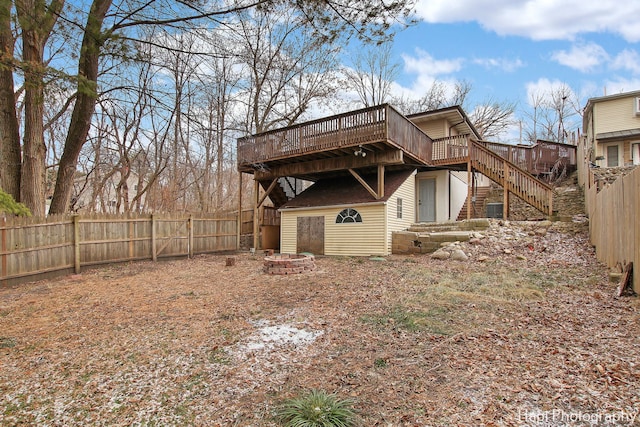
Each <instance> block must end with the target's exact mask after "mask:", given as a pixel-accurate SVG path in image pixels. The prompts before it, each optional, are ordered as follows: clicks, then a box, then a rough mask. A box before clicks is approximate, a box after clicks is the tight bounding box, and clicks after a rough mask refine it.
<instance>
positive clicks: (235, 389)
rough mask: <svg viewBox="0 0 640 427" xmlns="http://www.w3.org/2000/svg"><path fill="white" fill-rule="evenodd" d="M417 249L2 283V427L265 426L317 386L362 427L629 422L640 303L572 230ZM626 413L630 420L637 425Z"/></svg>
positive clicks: (205, 259) (635, 400)
mask: <svg viewBox="0 0 640 427" xmlns="http://www.w3.org/2000/svg"><path fill="white" fill-rule="evenodd" d="M461 247H462V248H463V250H464V251H465V252H466V253H467V254H468V256H469V260H467V261H452V260H444V261H442V260H435V259H432V258H431V257H429V256H427V255H421V256H390V257H387V258H386V259H384V260H380V259H368V258H330V257H319V258H317V259H316V269H315V270H314V271H312V272H307V273H304V274H298V275H290V276H275V275H267V274H265V273H264V272H263V271H262V262H263V259H262V254H259V255H251V254H248V253H242V254H236V255H235V256H236V258H237V259H236V263H235V265H233V266H226V258H227V255H206V256H198V257H196V258H195V259H191V260H178V261H167V262H158V263H152V262H139V263H131V264H125V265H115V266H107V267H103V268H98V269H93V270H88V271H86V272H83V273H82V274H80V275H75V276H68V277H64V278H60V279H56V280H51V281H41V282H34V283H30V284H25V285H21V286H17V287H13V288H2V289H0V425H3V426H13V425H50V426H87V425H103V426H129V425H144V426H152V425H153V426H155V425H159V426H178V425H179V426H183V425H194V426H276V425H277V423H276V421H275V420H274V417H273V412H274V409H275V408H277V407H278V405H281V404H282V402H283V401H285V400H286V399H288V398H291V397H295V396H299V395H301V394H302V393H304V392H306V391H308V390H311V389H320V390H324V391H327V392H331V393H336V394H337V395H338V397H340V398H343V399H351V400H352V401H353V406H354V408H355V409H356V411H357V412H358V414H359V417H360V420H361V425H362V426H385V427H387V426H592V425H598V426H604V425H612V426H613V425H615V426H631V425H640V416H638V414H639V412H640V395H639V393H638V390H640V338H639V337H640V316H639V308H640V303H639V301H638V298H636V297H622V298H616V297H615V293H616V284H614V283H609V280H608V276H607V271H606V269H605V268H604V267H603V266H602V265H599V264H598V263H597V262H596V261H595V256H594V250H593V248H592V247H590V246H589V244H588V243H587V238H586V234H585V226H584V225H583V224H569V225H568V226H567V225H566V224H565V225H562V224H559V223H558V224H555V223H554V224H553V225H546V226H541V225H540V224H535V223H533V224H531V223H518V224H513V223H512V224H505V223H501V222H495V221H494V222H492V227H491V229H490V230H488V231H487V232H486V233H483V234H482V235H479V236H477V238H475V239H474V240H473V241H472V242H471V243H464V244H462V245H461ZM636 416H637V418H636Z"/></svg>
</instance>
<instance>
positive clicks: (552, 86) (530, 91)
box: [525, 78, 575, 106]
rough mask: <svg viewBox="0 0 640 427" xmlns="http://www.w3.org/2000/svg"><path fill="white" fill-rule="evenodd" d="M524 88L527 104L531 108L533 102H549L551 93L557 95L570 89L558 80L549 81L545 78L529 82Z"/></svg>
mask: <svg viewBox="0 0 640 427" xmlns="http://www.w3.org/2000/svg"><path fill="white" fill-rule="evenodd" d="M525 86H526V88H527V102H528V103H529V105H530V106H533V103H534V102H535V101H534V100H537V101H542V100H550V99H551V95H552V94H553V93H558V92H560V91H561V90H563V89H570V88H569V87H568V85H567V83H565V82H562V81H560V80H558V79H554V80H549V79H546V78H540V79H538V80H537V81H535V82H529V83H527V84H526V85H525ZM574 97H575V96H574ZM572 98H573V97H572Z"/></svg>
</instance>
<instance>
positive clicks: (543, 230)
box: [535, 227, 547, 236]
mask: <svg viewBox="0 0 640 427" xmlns="http://www.w3.org/2000/svg"><path fill="white" fill-rule="evenodd" d="M535 233H536V236H546V235H547V229H546V228H542V227H540V228H536V230H535Z"/></svg>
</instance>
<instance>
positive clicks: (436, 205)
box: [237, 105, 553, 255]
mask: <svg viewBox="0 0 640 427" xmlns="http://www.w3.org/2000/svg"><path fill="white" fill-rule="evenodd" d="M237 153H238V170H239V171H240V172H241V178H242V175H243V174H245V173H246V174H252V175H253V179H254V181H255V184H256V185H255V191H256V193H255V205H254V209H255V214H254V218H258V220H259V218H260V215H259V212H260V209H261V206H262V205H263V203H264V201H265V200H266V198H267V197H268V198H269V199H270V200H271V201H272V203H273V205H274V207H275V208H278V209H279V212H280V214H281V221H280V227H281V228H280V248H279V249H281V252H284V253H300V252H305V251H308V252H312V253H315V254H327V255H388V254H390V253H391V233H392V232H393V231H399V230H404V229H406V228H408V227H409V225H411V224H412V223H414V222H434V221H438V222H439V221H447V220H455V219H457V218H458V214H459V213H460V211H461V209H462V208H463V205H467V206H470V205H471V204H473V203H474V201H475V196H476V192H477V190H478V188H480V187H483V186H488V185H489V181H490V180H491V181H494V182H496V183H498V184H499V185H501V186H502V187H503V188H504V189H505V191H504V210H503V214H504V215H505V217H506V215H508V211H509V197H510V195H512V194H515V195H517V196H519V197H520V198H522V199H523V200H525V201H526V202H527V203H529V204H531V205H532V206H534V207H536V208H537V209H539V210H540V211H542V212H544V213H545V214H547V215H551V214H552V212H553V206H552V205H553V202H552V200H553V193H552V189H551V187H549V186H548V185H546V184H545V183H543V182H541V181H539V180H538V179H536V178H535V177H533V176H532V175H530V174H528V173H527V172H526V171H524V170H522V169H521V168H520V167H518V166H517V165H516V164H515V163H512V162H510V161H509V160H507V159H505V158H503V157H500V156H499V155H498V154H496V153H495V152H494V151H492V149H491V148H490V147H488V146H487V143H485V142H483V141H482V140H481V135H480V134H479V133H478V132H477V130H476V129H475V128H474V127H473V125H472V124H471V123H470V121H469V119H468V118H467V116H466V115H465V113H464V112H463V110H462V109H461V108H460V107H458V106H456V107H450V108H444V109H440V110H435V111H430V112H425V113H420V114H413V115H411V116H408V117H405V116H403V115H402V114H400V113H399V112H398V111H396V110H395V109H394V108H393V107H391V106H389V105H381V106H376V107H370V108H366V109H362V110H357V111H352V112H348V113H344V114H340V115H336V116H331V117H326V118H322V119H318V120H314V121H311V122H307V123H301V124H299V125H294V126H290V127H287V128H283V129H276V130H273V131H269V132H265V133H262V134H257V135H251V136H247V137H244V138H240V139H238V145H237ZM283 177H288V178H289V179H291V178H295V179H300V180H304V181H309V182H313V183H314V184H313V185H311V187H309V188H308V189H306V190H305V191H303V192H301V193H297V194H293V195H292V194H286V193H285V191H284V189H283V187H282V178H283ZM240 209H242V206H240ZM466 212H468V213H467V217H471V210H470V209H467V210H466ZM481 216H484V215H481ZM259 225H261V224H257V223H256V224H254V246H255V247H258V246H259V241H258V234H259ZM273 249H278V248H273Z"/></svg>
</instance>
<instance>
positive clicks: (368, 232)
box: [280, 170, 416, 256]
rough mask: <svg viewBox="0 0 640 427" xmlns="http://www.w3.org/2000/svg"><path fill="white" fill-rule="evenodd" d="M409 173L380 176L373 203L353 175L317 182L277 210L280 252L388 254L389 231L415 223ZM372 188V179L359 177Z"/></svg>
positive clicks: (413, 172)
mask: <svg viewBox="0 0 640 427" xmlns="http://www.w3.org/2000/svg"><path fill="white" fill-rule="evenodd" d="M415 173H416V171H415V170H403V171H394V172H385V178H384V183H385V184H384V186H385V188H384V196H383V197H382V198H380V199H376V198H375V197H374V196H373V195H371V193H370V192H368V191H367V190H366V189H365V188H364V187H363V186H362V184H360V183H359V182H358V181H357V180H356V179H355V178H354V177H353V176H342V177H337V178H335V177H334V178H329V179H322V180H319V181H317V182H316V183H314V184H313V185H312V186H311V187H309V188H308V189H307V190H305V191H304V192H303V193H301V194H300V195H298V196H297V197H296V198H294V199H292V200H290V201H288V202H287V203H285V204H284V205H283V206H282V207H281V208H280V213H281V222H280V224H281V228H280V251H281V252H282V253H301V252H311V253H313V254H316V255H346V256H371V255H378V256H384V255H389V254H391V233H392V232H394V231H400V230H405V229H407V227H409V226H410V225H411V224H412V223H413V221H414V219H415V191H416V190H415V177H414V176H415ZM362 178H363V179H364V180H365V181H366V182H367V184H368V185H370V186H375V183H376V182H377V176H375V175H364V176H363V177H362Z"/></svg>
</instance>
